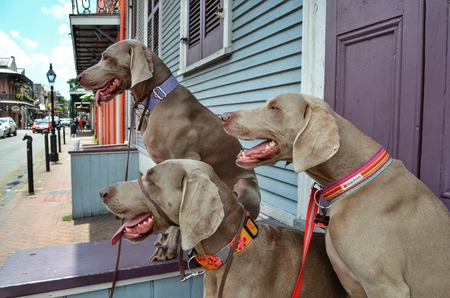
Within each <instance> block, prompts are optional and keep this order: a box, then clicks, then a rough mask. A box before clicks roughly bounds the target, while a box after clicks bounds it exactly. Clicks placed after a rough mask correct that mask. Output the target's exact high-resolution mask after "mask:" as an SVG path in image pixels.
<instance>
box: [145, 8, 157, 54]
mask: <svg viewBox="0 0 450 298" xmlns="http://www.w3.org/2000/svg"><path fill="white" fill-rule="evenodd" d="M158 41H159V1H158V0H148V14H147V45H148V48H149V49H150V50H151V51H153V52H154V53H155V54H156V55H158V54H159V43H158Z"/></svg>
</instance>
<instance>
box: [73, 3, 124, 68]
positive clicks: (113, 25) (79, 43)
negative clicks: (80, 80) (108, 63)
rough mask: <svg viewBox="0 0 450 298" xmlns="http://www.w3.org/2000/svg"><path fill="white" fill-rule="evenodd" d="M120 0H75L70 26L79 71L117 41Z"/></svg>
mask: <svg viewBox="0 0 450 298" xmlns="http://www.w3.org/2000/svg"><path fill="white" fill-rule="evenodd" d="M119 13H120V0H95V1H90V0H72V14H71V15H70V16H69V18H70V26H71V30H72V45H73V49H74V56H75V57H74V59H75V68H76V72H77V74H79V73H81V72H83V71H84V70H85V69H87V68H89V67H91V66H93V65H94V64H96V63H97V62H98V61H99V60H100V58H101V54H102V53H103V51H104V50H106V48H107V47H109V46H110V45H112V44H113V43H115V42H116V38H117V35H118V33H119V25H120V17H119Z"/></svg>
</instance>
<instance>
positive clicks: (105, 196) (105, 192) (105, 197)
mask: <svg viewBox="0 0 450 298" xmlns="http://www.w3.org/2000/svg"><path fill="white" fill-rule="evenodd" d="M100 198H101V199H102V201H103V203H106V201H107V200H108V198H109V190H108V187H103V188H102V189H100Z"/></svg>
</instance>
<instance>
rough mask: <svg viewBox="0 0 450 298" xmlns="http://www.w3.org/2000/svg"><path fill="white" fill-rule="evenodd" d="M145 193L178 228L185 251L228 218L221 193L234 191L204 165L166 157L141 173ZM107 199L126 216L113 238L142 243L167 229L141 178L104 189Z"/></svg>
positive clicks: (107, 201) (118, 211) (104, 195)
mask: <svg viewBox="0 0 450 298" xmlns="http://www.w3.org/2000/svg"><path fill="white" fill-rule="evenodd" d="M142 184H143V186H144V189H145V192H146V193H147V194H148V195H149V196H150V198H151V199H152V200H153V201H154V202H155V204H157V205H158V206H159V207H160V208H161V209H162V210H163V211H164V213H165V214H167V216H168V217H169V219H170V220H171V221H172V222H174V223H175V224H177V225H179V226H180V232H181V235H182V241H181V245H182V248H183V249H189V248H192V247H194V246H195V245H196V244H197V243H199V242H200V241H202V240H203V239H207V238H208V237H210V236H211V235H212V234H213V233H214V232H215V231H216V230H217V228H218V226H219V225H220V223H221V222H222V219H223V217H224V211H223V204H222V202H221V199H220V194H221V193H222V192H223V191H228V192H230V194H229V195H230V196H233V194H232V193H231V191H230V190H229V189H228V187H227V186H226V185H225V184H224V183H223V182H222V181H221V180H220V179H219V178H218V177H217V175H216V174H215V173H214V171H213V169H212V168H211V167H210V166H209V165H207V164H206V163H203V162H200V161H194V160H188V159H183V160H167V161H165V162H162V163H160V164H158V165H156V166H155V167H153V168H151V169H150V170H148V171H147V173H146V174H145V175H144V176H142ZM100 196H101V198H102V200H103V203H104V204H105V205H106V206H107V207H108V209H109V210H110V211H111V212H112V213H114V214H115V215H117V216H119V217H121V218H126V219H130V220H128V221H127V222H126V223H125V224H124V225H123V226H122V227H121V228H120V229H119V231H117V233H116V234H115V235H114V237H113V239H112V240H111V243H112V244H115V243H116V242H117V240H118V239H119V238H120V237H122V236H123V237H124V238H125V239H128V240H130V241H131V242H139V241H142V240H144V239H145V238H147V237H148V236H150V235H152V234H156V233H159V232H162V231H164V230H166V229H167V228H168V227H169V223H167V222H166V220H165V219H164V218H163V217H162V216H161V214H159V212H158V210H157V209H156V208H155V205H154V204H153V203H152V202H151V201H150V200H149V199H147V197H146V195H145V194H144V193H143V192H142V191H141V189H140V186H139V185H138V181H137V180H134V181H129V182H121V183H117V184H115V185H112V186H108V187H106V188H103V189H102V190H101V191H100Z"/></svg>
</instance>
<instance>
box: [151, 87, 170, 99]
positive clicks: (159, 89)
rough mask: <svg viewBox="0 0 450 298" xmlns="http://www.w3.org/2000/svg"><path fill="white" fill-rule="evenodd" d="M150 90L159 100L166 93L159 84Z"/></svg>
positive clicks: (164, 96)
mask: <svg viewBox="0 0 450 298" xmlns="http://www.w3.org/2000/svg"><path fill="white" fill-rule="evenodd" d="M152 92H153V95H155V97H156V98H157V99H159V100H163V99H164V98H166V96H167V93H166V92H164V90H163V89H162V88H161V87H160V86H156V87H155V88H154V89H153V91H152ZM158 93H159V94H158Z"/></svg>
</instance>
